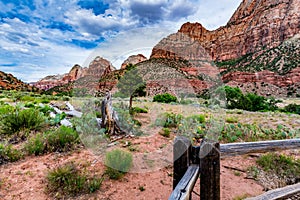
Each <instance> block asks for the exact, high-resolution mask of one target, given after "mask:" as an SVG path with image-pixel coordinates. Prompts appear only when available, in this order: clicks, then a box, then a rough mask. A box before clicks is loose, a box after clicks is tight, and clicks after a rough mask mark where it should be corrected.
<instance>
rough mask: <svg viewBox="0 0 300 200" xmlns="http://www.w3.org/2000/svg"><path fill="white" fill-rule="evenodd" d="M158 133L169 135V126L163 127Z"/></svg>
mask: <svg viewBox="0 0 300 200" xmlns="http://www.w3.org/2000/svg"><path fill="white" fill-rule="evenodd" d="M159 134H160V135H161V136H164V137H170V134H171V130H170V129H169V128H163V129H162V130H161V131H160V132H159Z"/></svg>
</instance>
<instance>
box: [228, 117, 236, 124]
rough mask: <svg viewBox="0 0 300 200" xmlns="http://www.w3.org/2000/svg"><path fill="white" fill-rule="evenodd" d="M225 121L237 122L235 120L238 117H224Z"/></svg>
mask: <svg viewBox="0 0 300 200" xmlns="http://www.w3.org/2000/svg"><path fill="white" fill-rule="evenodd" d="M225 121H226V122H227V123H237V122H238V119H237V118H236V117H227V118H226V119H225Z"/></svg>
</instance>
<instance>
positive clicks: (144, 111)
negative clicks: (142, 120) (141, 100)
mask: <svg viewBox="0 0 300 200" xmlns="http://www.w3.org/2000/svg"><path fill="white" fill-rule="evenodd" d="M129 113H130V114H131V115H134V114H136V113H148V110H147V109H145V108H140V107H133V108H131V109H130V111H129Z"/></svg>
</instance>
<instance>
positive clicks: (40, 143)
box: [24, 134, 46, 156]
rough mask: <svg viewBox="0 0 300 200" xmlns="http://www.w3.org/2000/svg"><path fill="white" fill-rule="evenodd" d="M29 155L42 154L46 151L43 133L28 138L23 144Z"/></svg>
mask: <svg viewBox="0 0 300 200" xmlns="http://www.w3.org/2000/svg"><path fill="white" fill-rule="evenodd" d="M24 149H25V150H26V152H27V153H28V154H29V155H32V154H34V155H36V156H37V155H42V154H44V153H45V152H46V139H45V138H44V135H43V134H37V135H35V136H34V137H32V138H30V139H29V140H28V141H27V143H26V144H25V146H24Z"/></svg>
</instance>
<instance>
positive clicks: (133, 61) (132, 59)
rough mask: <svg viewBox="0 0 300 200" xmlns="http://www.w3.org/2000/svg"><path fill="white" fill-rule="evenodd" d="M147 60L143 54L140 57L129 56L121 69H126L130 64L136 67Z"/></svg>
mask: <svg viewBox="0 0 300 200" xmlns="http://www.w3.org/2000/svg"><path fill="white" fill-rule="evenodd" d="M145 60H147V58H146V57H145V56H144V55H142V54H138V55H132V56H129V57H128V58H127V59H126V60H125V61H124V62H123V63H122V65H121V69H125V68H126V66H127V65H129V64H133V65H136V64H138V63H140V62H143V61H145Z"/></svg>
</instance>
